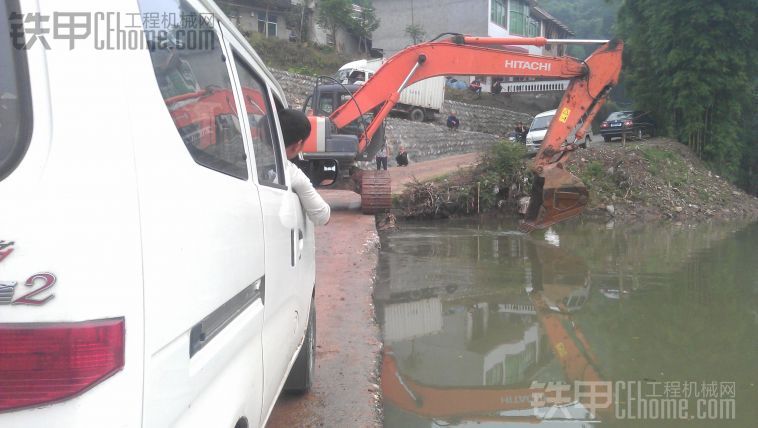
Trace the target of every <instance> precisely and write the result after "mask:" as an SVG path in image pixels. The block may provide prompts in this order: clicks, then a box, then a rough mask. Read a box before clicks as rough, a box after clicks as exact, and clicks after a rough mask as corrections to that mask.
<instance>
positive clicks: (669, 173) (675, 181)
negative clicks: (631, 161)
mask: <svg viewBox="0 0 758 428" xmlns="http://www.w3.org/2000/svg"><path fill="white" fill-rule="evenodd" d="M641 151H642V156H643V157H644V158H645V160H647V161H648V171H649V172H650V174H652V175H655V176H658V177H660V178H661V179H662V180H663V181H664V182H666V183H667V184H670V185H671V186H672V187H680V186H682V185H684V184H685V183H687V181H688V180H689V169H688V168H687V166H686V165H685V163H684V160H683V159H682V158H681V156H679V155H677V154H676V153H674V152H671V151H668V150H662V149H659V148H656V147H645V148H643V149H642V150H641Z"/></svg>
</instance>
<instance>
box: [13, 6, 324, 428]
mask: <svg viewBox="0 0 758 428" xmlns="http://www.w3.org/2000/svg"><path fill="white" fill-rule="evenodd" d="M70 8H71V6H70V5H69V6H66V5H64V4H62V2H37V1H32V0H6V2H5V3H4V5H3V7H0V70H3V71H2V73H0V84H1V85H2V86H0V94H2V100H3V101H2V102H3V103H2V106H3V109H1V110H0V119H2V120H1V121H0V123H2V127H0V201H2V208H0V427H4V428H5V427H8V428H10V427H25V428H34V427H51V426H56V427H77V428H81V427H104V426H118V427H169V426H171V427H224V428H234V427H248V426H251V427H252V426H262V425H264V424H265V423H266V421H267V418H268V416H269V415H270V413H271V410H272V409H273V407H274V404H275V402H276V400H277V396H278V395H279V394H280V392H281V391H282V390H283V389H288V390H293V391H297V392H302V391H305V390H307V389H308V388H309V387H310V385H311V382H312V380H313V368H314V358H315V353H314V351H315V313H316V306H315V304H314V303H315V302H314V299H313V296H314V289H315V243H314V225H313V223H311V222H310V221H309V220H308V218H307V217H306V216H305V215H304V214H303V209H302V207H301V205H300V201H299V199H298V196H297V195H296V194H295V193H294V192H293V191H292V189H291V179H290V172H289V171H290V170H289V169H288V168H289V167H286V165H288V164H286V163H285V162H286V159H285V157H284V153H285V150H284V147H283V144H282V131H281V128H280V124H279V121H278V119H277V111H279V110H280V109H282V108H286V107H287V101H286V99H285V97H284V93H283V91H282V89H281V87H280V86H279V84H278V83H277V82H276V81H275V80H274V77H273V76H272V74H271V73H270V72H269V71H268V70H267V68H266V66H265V65H264V64H263V62H262V61H261V60H260V57H259V56H258V55H257V54H256V52H255V51H254V50H253V49H252V48H251V47H250V45H249V44H248V42H247V41H246V39H245V37H244V36H243V35H242V34H241V33H240V32H239V31H238V30H237V29H236V27H235V25H234V24H233V23H232V22H231V21H229V20H228V19H227V18H226V17H225V16H224V14H223V13H222V11H221V9H219V8H218V7H217V6H216V5H215V3H213V2H211V1H205V0H203V1H195V0H191V1H190V0H172V1H165V0H112V1H108V2H79V3H78V6H75V7H74V9H75V10H76V12H77V13H85V12H86V14H87V16H88V17H92V18H93V20H94V19H98V18H97V17H101V18H102V19H103V20H102V21H101V22H98V25H105V18H104V17H107V18H108V21H107V22H109V23H112V22H115V21H116V20H117V18H115V17H114V18H113V20H111V18H112V15H113V14H114V13H117V14H120V20H121V22H122V23H131V25H136V26H137V27H138V29H136V30H134V31H137V34H138V35H139V38H137V37H134V38H133V37H131V36H130V37H128V38H126V37H125V38H124V39H123V40H126V41H130V40H132V39H134V40H137V41H138V43H137V44H136V45H132V47H125V46H122V47H120V48H119V47H115V46H116V45H115V44H116V43H117V40H116V37H114V38H113V40H111V43H113V47H112V48H111V49H107V48H106V49H103V48H102V45H99V43H98V40H99V41H100V42H103V43H105V41H104V39H98V40H94V39H88V40H76V42H77V43H76V45H75V48H74V49H69V42H72V43H73V41H74V40H73V39H71V38H66V37H55V38H53V37H47V38H46V39H45V41H46V43H42V42H41V41H40V40H37V42H36V43H34V44H33V45H31V47H30V48H29V49H20V48H17V47H14V46H13V40H11V37H10V35H11V32H10V31H9V26H8V23H9V18H11V16H15V14H16V13H18V14H19V15H18V16H21V17H23V16H37V17H40V16H41V17H50V16H53V15H54V14H56V13H58V12H63V11H67V10H70ZM114 11H115V12H114ZM11 12H13V14H14V15H11ZM149 16H157V18H155V24H154V25H157V26H159V27H160V28H159V29H155V30H152V29H151V28H149V27H148V24H145V27H142V25H143V24H142V23H143V22H144V21H143V20H141V19H140V17H149ZM134 17H137V18H136V19H131V18H134ZM166 17H168V19H169V20H171V19H175V20H177V21H178V20H179V19H181V25H179V24H177V25H166V26H165V27H164V26H163V24H161V22H162V20H164V19H167V18H166ZM208 17H211V18H210V19H211V20H212V21H207V22H206V21H204V19H208ZM185 18H186V19H185ZM200 18H202V19H200ZM19 22H21V19H19ZM148 22H149V21H148ZM172 22H173V21H172ZM93 25H94V24H93ZM127 25H129V24H127ZM151 25H153V24H151ZM122 28H123V27H122ZM130 28H132V29H134V28H135V27H130ZM125 31H130V30H125ZM17 33H18V32H16V33H14V34H17ZM105 33H106V32H105V31H103V33H101V36H102V37H104V34H105ZM21 34H22V36H21V37H22V38H23V37H24V36H23V34H24V33H23V31H21ZM50 34H52V31H51V32H50ZM50 34H48V36H49V35H50ZM88 34H89V33H88ZM114 34H115V32H114ZM16 37H17V36H16ZM30 37H32V34H31V33H29V32H27V33H26V38H27V41H28V40H29V38H30ZM33 37H35V38H36V37H37V36H33ZM41 37H42V36H40V38H41ZM90 37H96V36H95V35H94V34H91V35H90ZM118 40H122V39H121V38H118ZM16 41H18V39H16ZM21 41H22V42H23V40H21ZM125 43H126V42H125ZM98 46H101V47H98ZM5 107H8V108H7V109H6V108H5Z"/></svg>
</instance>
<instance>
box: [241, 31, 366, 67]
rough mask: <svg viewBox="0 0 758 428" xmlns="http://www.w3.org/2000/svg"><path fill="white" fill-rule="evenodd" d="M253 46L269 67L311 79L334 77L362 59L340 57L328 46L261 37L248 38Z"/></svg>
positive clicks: (256, 35)
mask: <svg viewBox="0 0 758 428" xmlns="http://www.w3.org/2000/svg"><path fill="white" fill-rule="evenodd" d="M248 40H249V41H250V44H251V45H253V48H254V49H255V51H256V52H258V55H260V56H261V59H263V62H264V63H266V65H267V66H269V67H273V68H278V69H281V70H286V71H289V72H290V73H298V74H305V75H308V76H332V75H334V73H336V72H337V70H339V68H340V67H342V66H343V65H345V64H346V63H348V62H350V61H354V60H355V59H358V57H356V56H349V55H343V54H338V53H337V52H335V50H334V49H333V48H331V47H328V46H318V45H314V44H310V43H293V42H289V41H287V40H281V39H277V38H274V37H270V38H266V37H265V36H263V35H261V34H260V33H251V34H250V35H248Z"/></svg>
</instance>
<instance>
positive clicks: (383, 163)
mask: <svg viewBox="0 0 758 428" xmlns="http://www.w3.org/2000/svg"><path fill="white" fill-rule="evenodd" d="M388 156H389V148H388V147H387V143H384V144H383V145H382V148H381V149H379V151H378V152H377V153H376V170H377V171H379V170H381V169H383V170H385V171H386V170H387V157H388Z"/></svg>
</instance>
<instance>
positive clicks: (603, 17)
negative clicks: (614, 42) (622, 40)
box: [540, 0, 621, 58]
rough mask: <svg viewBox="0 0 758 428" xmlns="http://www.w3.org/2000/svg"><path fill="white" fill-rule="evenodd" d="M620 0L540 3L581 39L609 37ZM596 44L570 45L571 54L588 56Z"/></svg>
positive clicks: (544, 1) (570, 0)
mask: <svg viewBox="0 0 758 428" xmlns="http://www.w3.org/2000/svg"><path fill="white" fill-rule="evenodd" d="M620 4H621V1H620V0H540V5H541V6H542V7H544V8H545V10H547V11H548V12H550V13H551V14H552V15H553V16H555V17H556V18H557V19H558V20H559V21H561V22H562V23H564V24H566V25H567V26H568V27H569V28H570V29H571V30H572V31H573V32H574V33H576V37H577V38H579V39H609V38H611V35H612V33H613V25H614V24H615V23H616V15H617V13H618V9H619V5H620ZM595 48H596V46H591V45H590V46H576V45H571V46H569V47H568V52H569V54H570V55H572V56H575V57H577V58H586V57H587V56H588V55H589V54H591V53H592V52H593V51H594V50H595Z"/></svg>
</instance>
